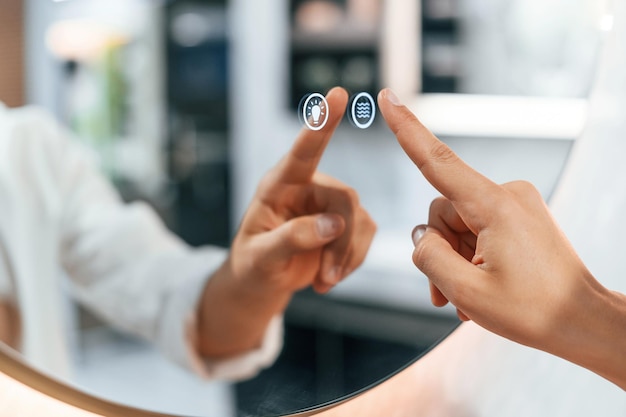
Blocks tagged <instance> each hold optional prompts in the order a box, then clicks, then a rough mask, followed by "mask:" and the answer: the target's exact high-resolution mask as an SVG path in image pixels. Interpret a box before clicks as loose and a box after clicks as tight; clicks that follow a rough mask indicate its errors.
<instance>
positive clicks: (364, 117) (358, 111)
mask: <svg viewBox="0 0 626 417" xmlns="http://www.w3.org/2000/svg"><path fill="white" fill-rule="evenodd" d="M349 110H350V111H349V113H348V116H349V119H350V122H352V124H353V125H354V126H356V127H358V128H359V129H367V128H368V127H370V126H371V125H372V123H373V122H374V119H375V118H376V102H374V98H373V97H372V96H371V95H370V94H369V93H366V92H362V93H359V94H357V95H356V96H354V98H353V99H352V102H351V105H350V108H349Z"/></svg>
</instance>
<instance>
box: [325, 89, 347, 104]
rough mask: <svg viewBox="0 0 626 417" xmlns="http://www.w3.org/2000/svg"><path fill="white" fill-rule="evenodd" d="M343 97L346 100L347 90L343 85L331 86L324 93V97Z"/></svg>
mask: <svg viewBox="0 0 626 417" xmlns="http://www.w3.org/2000/svg"><path fill="white" fill-rule="evenodd" d="M331 97H332V98H335V97H336V98H343V99H344V100H346V101H348V92H347V91H346V89H345V88H343V87H339V86H337V87H333V88H331V89H330V90H328V93H326V98H331Z"/></svg>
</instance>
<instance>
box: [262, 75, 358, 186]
mask: <svg viewBox="0 0 626 417" xmlns="http://www.w3.org/2000/svg"><path fill="white" fill-rule="evenodd" d="M326 100H327V101H328V112H329V116H328V122H327V123H326V125H325V126H324V128H323V129H320V130H310V129H307V128H303V129H302V130H301V132H300V134H299V135H298V137H297V138H296V141H295V143H294V144H293V146H292V147H291V149H290V150H289V152H288V153H287V155H285V157H284V158H283V159H282V160H281V161H280V162H279V164H278V166H277V167H276V168H275V170H274V178H273V179H274V181H276V182H279V183H284V184H300V183H305V182H308V181H310V180H311V178H312V177H313V174H314V173H315V171H316V169H317V165H318V164H319V161H320V159H321V158H322V155H323V154H324V150H325V149H326V145H328V142H329V141H330V138H331V137H332V135H333V133H334V131H335V129H336V128H337V126H338V125H339V123H340V122H341V119H342V118H343V114H344V112H345V109H346V105H347V102H348V93H347V92H346V91H345V90H344V89H343V88H340V87H335V88H333V89H332V90H330V91H329V92H328V94H327V96H326Z"/></svg>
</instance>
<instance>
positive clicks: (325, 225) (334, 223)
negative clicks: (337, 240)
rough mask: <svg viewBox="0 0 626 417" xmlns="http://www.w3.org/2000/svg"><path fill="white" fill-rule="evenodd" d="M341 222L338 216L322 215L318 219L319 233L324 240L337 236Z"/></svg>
mask: <svg viewBox="0 0 626 417" xmlns="http://www.w3.org/2000/svg"><path fill="white" fill-rule="evenodd" d="M340 227H341V222H340V221H339V219H337V217H336V216H328V215H321V216H319V217H318V218H317V233H319V235H320V236H321V237H323V238H327V237H333V236H336V235H337V231H338V230H339V228H340Z"/></svg>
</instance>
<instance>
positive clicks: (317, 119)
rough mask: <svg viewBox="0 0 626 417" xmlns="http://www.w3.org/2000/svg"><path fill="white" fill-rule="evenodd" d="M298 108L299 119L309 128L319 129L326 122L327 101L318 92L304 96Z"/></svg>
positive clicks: (327, 112)
mask: <svg viewBox="0 0 626 417" xmlns="http://www.w3.org/2000/svg"><path fill="white" fill-rule="evenodd" d="M300 103H301V107H300V109H299V113H300V118H301V121H302V122H304V124H305V125H306V127H308V128H309V129H311V130H321V129H322V128H323V127H324V126H326V122H328V114H329V111H328V102H327V101H326V98H324V96H323V95H321V94H320V93H312V94H309V95H308V96H305V97H304V98H303V99H302V101H301V102H300Z"/></svg>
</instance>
